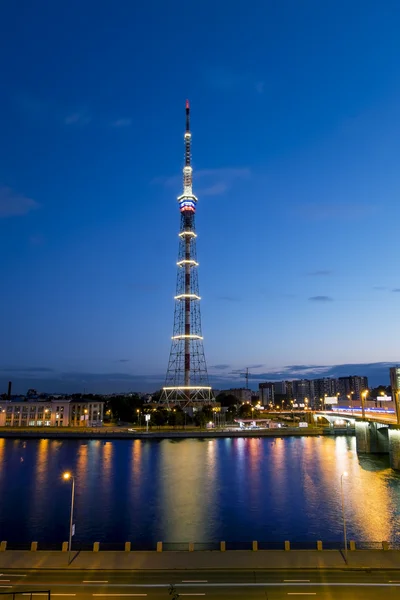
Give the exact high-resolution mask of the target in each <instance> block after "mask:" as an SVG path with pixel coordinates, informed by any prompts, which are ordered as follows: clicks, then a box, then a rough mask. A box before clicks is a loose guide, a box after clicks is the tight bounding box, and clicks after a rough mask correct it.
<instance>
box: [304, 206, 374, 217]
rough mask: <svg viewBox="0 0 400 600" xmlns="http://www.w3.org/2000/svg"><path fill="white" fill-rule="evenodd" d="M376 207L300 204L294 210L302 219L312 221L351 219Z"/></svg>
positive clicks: (366, 213) (370, 212) (372, 210)
mask: <svg viewBox="0 0 400 600" xmlns="http://www.w3.org/2000/svg"><path fill="white" fill-rule="evenodd" d="M377 210H378V207H377V206H375V205H372V204H342V203H329V204H310V203H309V204H300V205H298V206H296V207H295V208H294V212H295V213H296V214H297V215H300V216H301V217H303V218H304V219H307V220H312V221H326V220H334V219H341V220H346V221H353V220H355V219H362V218H365V217H369V216H371V215H373V214H375V213H376V212H377Z"/></svg>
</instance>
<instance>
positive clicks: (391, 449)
mask: <svg viewBox="0 0 400 600" xmlns="http://www.w3.org/2000/svg"><path fill="white" fill-rule="evenodd" d="M271 414H273V415H274V416H276V415H280V416H283V415H284V417H286V418H290V417H291V418H292V419H293V420H295V419H298V420H307V421H308V422H312V421H314V423H316V424H318V423H319V424H321V419H324V420H326V421H328V422H329V423H330V425H331V426H332V427H335V426H338V425H342V424H343V422H345V423H347V424H348V425H349V426H351V427H354V428H355V434H356V448H357V453H358V454H389V459H390V466H391V467H392V469H394V470H395V471H400V423H399V422H398V419H397V415H396V412H395V411H393V410H392V411H390V410H383V409H378V408H377V409H364V410H363V408H353V409H351V408H344V407H343V408H341V407H338V408H337V409H336V410H319V411H310V410H307V411H305V410H294V411H292V410H291V411H279V412H276V413H271ZM399 416H400V409H399Z"/></svg>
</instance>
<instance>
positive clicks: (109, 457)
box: [100, 442, 114, 504]
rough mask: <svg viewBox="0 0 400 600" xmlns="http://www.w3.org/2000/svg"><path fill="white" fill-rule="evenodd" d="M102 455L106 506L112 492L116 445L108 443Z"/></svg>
mask: <svg viewBox="0 0 400 600" xmlns="http://www.w3.org/2000/svg"><path fill="white" fill-rule="evenodd" d="M101 449H102V453H101V475H100V477H101V482H102V486H101V488H102V492H101V493H102V496H103V498H104V504H107V502H106V501H107V500H108V498H109V496H110V493H111V491H112V486H111V485H110V481H112V474H113V473H112V470H113V451H114V444H113V443H112V442H106V443H105V444H103V446H102V448H101Z"/></svg>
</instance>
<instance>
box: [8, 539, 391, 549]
mask: <svg viewBox="0 0 400 600" xmlns="http://www.w3.org/2000/svg"><path fill="white" fill-rule="evenodd" d="M72 548H73V550H74V551H75V552H77V551H89V552H99V551H100V552H107V551H121V552H135V551H136V552H143V551H150V552H151V551H153V552H186V551H187V552H202V551H210V550H213V551H217V552H226V551H228V550H231V551H232V550H233V551H235V550H251V551H252V552H257V551H259V550H283V551H286V552H289V551H290V550H341V549H343V542H332V541H325V542H324V541H323V540H316V541H315V542H299V541H290V540H285V541H279V542H274V541H259V540H253V541H251V542H234V541H231V542H229V541H228V542H226V541H220V542H162V541H160V542H157V543H156V544H154V543H153V544H152V543H146V542H135V541H127V542H117V543H109V542H92V543H88V542H87V543H83V542H82V543H81V542H79V541H74V542H73V544H72ZM13 550H29V551H31V552H37V551H60V552H67V551H68V542H62V543H59V544H55V543H46V542H43V543H42V542H37V541H33V542H30V543H20V542H10V543H8V542H7V541H2V542H1V543H0V552H6V551H13ZM349 550H350V551H355V550H400V543H399V542H388V541H382V542H365V541H364V542H363V541H361V542H357V543H356V542H355V541H354V540H350V541H349Z"/></svg>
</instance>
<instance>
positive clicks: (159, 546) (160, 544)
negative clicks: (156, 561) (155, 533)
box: [157, 542, 162, 552]
mask: <svg viewBox="0 0 400 600" xmlns="http://www.w3.org/2000/svg"><path fill="white" fill-rule="evenodd" d="M157 552H162V542H157Z"/></svg>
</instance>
